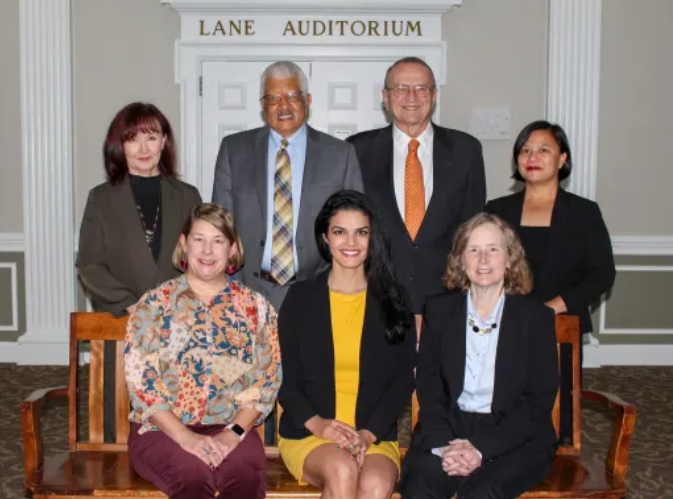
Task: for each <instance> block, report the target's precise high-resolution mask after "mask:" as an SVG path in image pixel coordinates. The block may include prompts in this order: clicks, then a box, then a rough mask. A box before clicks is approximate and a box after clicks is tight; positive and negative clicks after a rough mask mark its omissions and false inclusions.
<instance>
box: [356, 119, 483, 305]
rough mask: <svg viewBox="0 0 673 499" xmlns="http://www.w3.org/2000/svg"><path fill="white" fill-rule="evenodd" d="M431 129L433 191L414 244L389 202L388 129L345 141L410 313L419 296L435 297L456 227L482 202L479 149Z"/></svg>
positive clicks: (460, 136) (469, 140)
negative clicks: (355, 159) (352, 150)
mask: <svg viewBox="0 0 673 499" xmlns="http://www.w3.org/2000/svg"><path fill="white" fill-rule="evenodd" d="M433 127H434V143H433V185H434V187H433V191H432V197H431V198H430V203H429V204H428V209H427V211H426V214H425V217H424V219H423V223H422V225H421V227H420V229H419V231H418V234H417V236H416V239H415V240H414V241H412V240H411V237H410V236H409V233H408V232H407V229H406V227H405V225H404V216H403V214H401V213H400V210H399V208H398V206H397V202H396V200H395V187H394V183H393V147H394V143H393V127H392V125H391V126H389V127H386V128H381V129H378V130H371V131H368V132H362V133H359V134H357V135H354V136H352V137H349V138H348V141H349V142H351V143H352V144H353V145H354V146H355V151H356V153H357V155H358V160H359V161H360V168H361V170H362V180H363V183H364V187H365V193H367V195H368V196H369V198H370V200H371V202H372V204H373V205H374V208H375V209H376V211H377V212H378V214H379V217H380V219H381V224H382V226H383V230H384V232H385V233H386V235H387V236H388V239H389V240H390V247H391V256H392V259H393V263H394V265H395V271H396V276H397V280H398V282H400V283H401V284H402V285H403V286H404V287H405V289H406V291H407V293H408V295H409V296H410V297H411V304H410V305H411V308H412V310H413V311H414V313H420V312H421V310H422V309H423V303H424V302H425V297H426V296H429V295H432V294H437V293H441V292H442V290H443V289H444V288H443V286H442V283H441V277H442V275H444V272H445V270H446V256H447V254H448V253H449V250H450V249H451V245H452V244H453V235H454V233H455V232H456V229H457V228H458V226H459V225H460V224H461V223H463V222H464V221H466V220H468V219H469V218H471V217H472V216H473V215H475V214H476V213H479V212H481V211H482V210H483V208H484V203H485V202H486V181H485V176H484V158H483V156H482V152H481V144H480V143H479V141H478V140H477V139H475V138H474V137H472V136H471V135H468V134H466V133H463V132H459V131H457V130H450V129H448V128H442V127H439V126H437V125H433Z"/></svg>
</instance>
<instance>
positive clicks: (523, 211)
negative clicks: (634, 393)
mask: <svg viewBox="0 0 673 499" xmlns="http://www.w3.org/2000/svg"><path fill="white" fill-rule="evenodd" d="M512 160H513V163H514V165H515V166H516V169H517V170H516V173H515V174H514V178H515V179H516V180H519V181H522V182H525V189H524V190H523V191H521V192H519V193H516V194H512V195H509V196H505V197H502V198H498V199H495V200H492V201H489V202H488V203H487V205H486V208H485V209H486V211H487V212H489V213H494V214H496V215H498V216H499V217H501V218H502V219H503V220H505V221H506V222H507V223H509V224H510V225H511V226H512V227H514V229H515V230H516V231H517V233H518V234H519V237H521V240H522V241H523V246H524V249H525V251H526V257H527V259H528V263H529V265H530V266H531V269H532V271H533V278H534V286H533V291H532V293H531V296H532V297H534V298H536V299H538V300H540V301H542V302H543V303H545V304H546V305H547V306H548V307H550V308H552V309H553V310H554V312H555V313H556V314H562V313H568V314H573V315H578V316H579V317H580V332H581V333H589V332H591V331H592V330H593V328H592V324H591V316H590V315H589V306H590V305H591V304H592V303H594V302H596V301H598V300H599V299H600V297H601V295H602V294H603V293H605V292H606V291H608V290H609V289H610V287H611V286H612V284H613V282H614V280H615V261H614V257H613V255H612V244H611V242H610V235H609V234H608V230H607V227H606V226H605V222H604V221H603V217H602V215H601V211H600V209H599V207H598V205H597V204H596V203H595V202H593V201H589V200H588V199H584V198H582V197H580V196H576V195H575V194H571V193H569V192H566V191H565V190H563V188H561V186H560V185H559V183H560V182H561V181H562V180H564V179H565V178H567V177H568V176H569V175H570V171H571V169H572V157H571V154H570V146H569V144H568V138H567V137H566V134H565V132H564V131H563V129H562V128H561V127H560V126H559V125H554V124H551V123H549V122H547V121H535V122H533V123H531V124H529V125H528V126H526V127H525V128H524V129H523V130H522V131H521V133H520V134H519V136H518V137H517V139H516V142H515V144H514V151H513V156H512ZM562 357H563V358H562V369H561V372H562V387H561V388H562V389H561V391H562V397H561V438H562V439H565V438H568V437H570V436H571V435H572V416H571V415H572V399H571V397H570V387H571V379H570V375H571V369H570V355H569V352H565V351H564V352H563V355H562Z"/></svg>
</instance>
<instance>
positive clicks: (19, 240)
mask: <svg viewBox="0 0 673 499" xmlns="http://www.w3.org/2000/svg"><path fill="white" fill-rule="evenodd" d="M24 250H25V245H24V239H23V233H22V232H0V253H23V251H24Z"/></svg>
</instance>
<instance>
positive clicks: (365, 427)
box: [278, 191, 416, 499]
mask: <svg viewBox="0 0 673 499" xmlns="http://www.w3.org/2000/svg"><path fill="white" fill-rule="evenodd" d="M315 238H316V242H317V244H318V248H319V249H320V253H321V255H322V256H323V257H324V258H325V260H326V261H328V262H329V263H330V264H331V265H330V266H329V267H328V268H327V269H326V270H325V272H323V273H322V274H320V275H319V276H317V277H316V278H315V279H312V280H308V281H301V282H298V283H297V284H294V285H293V286H292V287H291V288H290V290H289V292H288V294H287V296H286V298H285V301H284V302H283V306H282V307H281V310H280V314H279V322H278V333H279V337H280V345H281V356H282V359H283V384H282V385H281V389H280V393H279V397H280V403H281V405H282V407H283V413H282V416H281V419H280V441H279V447H280V453H281V456H282V458H283V460H284V461H285V464H286V466H287V468H288V469H289V470H290V472H291V473H292V474H293V475H294V476H295V477H296V478H297V480H299V481H300V482H302V483H309V484H311V485H314V486H316V487H320V488H321V489H322V491H323V492H322V498H323V499H332V498H333V499H356V498H362V499H365V498H366V499H386V498H389V497H390V496H391V495H392V493H393V491H394V489H395V484H396V483H397V479H398V477H399V469H400V450H399V445H398V443H397V419H398V417H399V416H400V413H401V412H402V410H403V409H404V406H405V404H406V403H407V402H408V401H409V400H410V398H411V394H412V392H413V389H414V374H413V369H414V365H415V360H416V348H415V347H416V335H415V333H414V331H413V323H414V321H413V316H412V315H411V312H410V311H409V310H408V308H407V306H406V305H405V300H404V299H403V295H402V293H403V292H402V290H401V288H400V286H399V285H398V284H397V283H396V282H395V278H394V274H393V269H392V264H391V262H390V258H389V256H388V250H387V247H386V244H385V240H384V237H383V234H382V233H381V229H380V225H379V221H378V219H377V217H376V214H375V213H374V212H373V210H372V209H371V207H370V205H369V202H368V200H367V198H366V196H365V195H364V194H361V193H359V192H355V191H340V192H338V193H336V194H334V195H332V196H331V197H330V198H329V199H328V200H327V201H326V203H325V205H324V206H323V208H322V210H321V211H320V213H319V214H318V217H317V219H316V222H315Z"/></svg>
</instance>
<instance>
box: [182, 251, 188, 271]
mask: <svg viewBox="0 0 673 499" xmlns="http://www.w3.org/2000/svg"><path fill="white" fill-rule="evenodd" d="M188 266H189V265H188V264H187V252H186V251H185V253H184V255H182V259H181V260H180V267H181V268H182V271H183V272H186V271H187V267H188Z"/></svg>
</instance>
